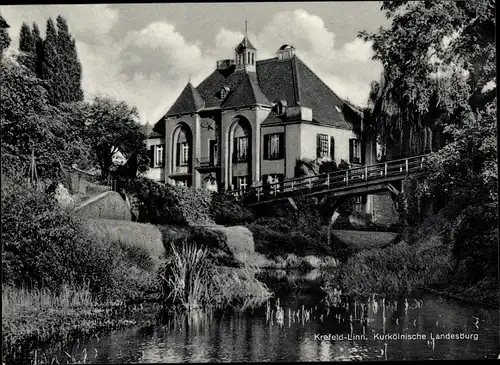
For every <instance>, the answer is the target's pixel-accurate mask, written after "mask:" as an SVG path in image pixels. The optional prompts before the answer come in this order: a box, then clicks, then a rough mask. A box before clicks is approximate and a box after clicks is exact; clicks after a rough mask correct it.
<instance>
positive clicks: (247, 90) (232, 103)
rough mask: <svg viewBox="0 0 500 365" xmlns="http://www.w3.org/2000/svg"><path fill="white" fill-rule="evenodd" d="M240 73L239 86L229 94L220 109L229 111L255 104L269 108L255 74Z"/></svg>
mask: <svg viewBox="0 0 500 365" xmlns="http://www.w3.org/2000/svg"><path fill="white" fill-rule="evenodd" d="M240 73H241V74H243V76H242V77H241V78H240V82H239V84H238V85H237V86H236V88H235V89H234V90H232V91H230V92H229V95H228V96H227V97H226V99H225V100H224V101H223V103H222V105H221V107H222V108H223V109H229V108H235V107H239V106H249V105H256V104H263V105H269V106H271V103H270V102H269V100H268V99H267V97H266V96H265V95H264V94H263V93H262V91H261V90H260V88H259V85H258V82H257V75H256V74H255V72H240Z"/></svg>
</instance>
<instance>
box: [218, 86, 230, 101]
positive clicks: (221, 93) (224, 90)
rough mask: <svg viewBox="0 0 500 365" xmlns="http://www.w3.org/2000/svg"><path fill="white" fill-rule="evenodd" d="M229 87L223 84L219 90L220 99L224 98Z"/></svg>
mask: <svg viewBox="0 0 500 365" xmlns="http://www.w3.org/2000/svg"><path fill="white" fill-rule="evenodd" d="M229 90H230V89H229V87H228V86H224V87H223V88H222V89H221V90H220V99H221V100H224V99H225V98H226V96H227V94H228V93H229Z"/></svg>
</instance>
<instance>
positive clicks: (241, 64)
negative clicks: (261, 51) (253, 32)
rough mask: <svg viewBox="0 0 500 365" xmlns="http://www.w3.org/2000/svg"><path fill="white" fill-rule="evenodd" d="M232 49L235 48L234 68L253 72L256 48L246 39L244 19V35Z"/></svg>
mask: <svg viewBox="0 0 500 365" xmlns="http://www.w3.org/2000/svg"><path fill="white" fill-rule="evenodd" d="M234 50H235V57H234V62H235V64H236V70H246V71H251V72H255V64H256V62H257V49H256V48H255V47H254V46H253V44H252V43H251V42H250V40H249V39H248V35H247V22H246V21H245V36H244V37H243V40H242V41H241V42H240V43H239V44H238V45H237V46H236V48H235V49H234Z"/></svg>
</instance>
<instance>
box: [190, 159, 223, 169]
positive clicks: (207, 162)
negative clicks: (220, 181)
mask: <svg viewBox="0 0 500 365" xmlns="http://www.w3.org/2000/svg"><path fill="white" fill-rule="evenodd" d="M218 167H220V162H219V159H218V158H213V157H198V158H197V159H196V168H197V169H211V168H218Z"/></svg>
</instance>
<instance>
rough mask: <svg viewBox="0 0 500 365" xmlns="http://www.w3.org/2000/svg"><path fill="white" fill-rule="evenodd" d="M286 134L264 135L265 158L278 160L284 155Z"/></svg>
mask: <svg viewBox="0 0 500 365" xmlns="http://www.w3.org/2000/svg"><path fill="white" fill-rule="evenodd" d="M284 137H285V134H284V133H273V134H265V135H264V159H266V160H276V159H280V158H283V157H284V154H285V153H284V151H285V149H284V147H285V143H284V142H285V138H284Z"/></svg>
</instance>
